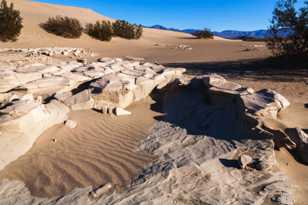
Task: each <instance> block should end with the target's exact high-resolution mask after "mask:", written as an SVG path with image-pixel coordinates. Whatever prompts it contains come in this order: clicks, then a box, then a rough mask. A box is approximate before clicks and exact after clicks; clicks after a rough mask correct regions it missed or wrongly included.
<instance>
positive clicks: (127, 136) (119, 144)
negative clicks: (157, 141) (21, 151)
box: [0, 101, 157, 197]
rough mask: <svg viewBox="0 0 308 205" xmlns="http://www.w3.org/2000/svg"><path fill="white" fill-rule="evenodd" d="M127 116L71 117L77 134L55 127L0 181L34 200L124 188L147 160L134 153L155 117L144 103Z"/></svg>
mask: <svg viewBox="0 0 308 205" xmlns="http://www.w3.org/2000/svg"><path fill="white" fill-rule="evenodd" d="M129 110H130V111H132V112H133V115H131V116H123V117H111V116H109V115H102V114H99V113H96V112H94V111H78V112H73V113H71V114H70V119H72V120H74V121H76V122H77V123H78V126H77V128H75V129H69V128H67V127H65V126H64V125H58V126H55V127H53V128H51V129H49V130H47V131H46V132H45V133H44V134H43V135H42V136H41V137H40V138H39V139H38V140H37V142H36V144H35V145H34V146H33V148H32V149H31V150H30V151H29V152H28V153H27V154H26V155H24V156H22V157H20V158H19V159H18V160H16V161H15V162H13V163H11V164H10V165H9V166H7V167H6V168H5V169H4V170H3V171H2V172H1V173H0V179H1V180H2V179H4V178H8V179H13V180H19V181H23V182H24V183H25V184H26V186H27V187H28V188H29V189H30V191H31V193H32V194H33V195H35V196H40V197H46V196H48V197H51V196H57V195H63V194H65V193H68V192H70V191H72V190H73V189H74V188H76V187H88V186H94V187H96V186H101V185H103V184H106V183H109V182H111V183H112V184H114V185H118V186H122V185H126V184H127V183H130V180H131V179H132V177H133V176H134V175H136V174H137V173H138V172H139V171H140V169H141V168H143V166H144V165H145V164H148V163H149V162H150V161H151V160H153V157H152V156H150V155H149V154H145V153H138V152H136V148H137V147H138V145H139V142H140V140H141V139H143V138H144V137H146V136H147V134H148V130H149V128H150V127H151V126H152V124H153V123H154V118H153V117H154V116H156V115H157V113H155V112H153V111H151V110H150V102H149V101H144V102H140V103H138V104H136V105H134V106H132V107H130V109H129ZM141 122H142V123H141ZM54 141H55V142H54Z"/></svg>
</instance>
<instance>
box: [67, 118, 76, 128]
mask: <svg viewBox="0 0 308 205" xmlns="http://www.w3.org/2000/svg"><path fill="white" fill-rule="evenodd" d="M65 126H66V127H68V128H70V129H74V128H76V127H77V122H75V121H72V120H67V121H66V122H65Z"/></svg>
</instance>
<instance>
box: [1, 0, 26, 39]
mask: <svg viewBox="0 0 308 205" xmlns="http://www.w3.org/2000/svg"><path fill="white" fill-rule="evenodd" d="M22 28H23V25H22V18H21V16H20V12H19V11H18V10H15V9H14V5H13V3H11V4H10V6H8V4H7V2H6V0H2V2H1V4H0V40H1V41H4V42H7V41H16V40H17V38H18V36H19V35H20V32H21V29H22Z"/></svg>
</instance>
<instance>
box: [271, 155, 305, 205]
mask: <svg viewBox="0 0 308 205" xmlns="http://www.w3.org/2000/svg"><path fill="white" fill-rule="evenodd" d="M276 157H277V161H278V163H279V168H280V169H281V170H282V171H283V172H284V173H285V174H287V176H288V178H289V180H290V182H291V184H292V186H293V188H294V196H295V202H296V203H295V205H308V201H307V194H308V166H305V165H303V164H301V163H299V162H297V161H296V160H295V159H294V158H293V156H292V155H290V153H289V152H288V151H287V150H285V149H281V150H280V151H277V152H276Z"/></svg>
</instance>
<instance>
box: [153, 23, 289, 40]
mask: <svg viewBox="0 0 308 205" xmlns="http://www.w3.org/2000/svg"><path fill="white" fill-rule="evenodd" d="M148 28H155V29H161V30H168V31H178V32H184V33H190V34H192V33H195V32H197V31H200V30H198V29H175V28H167V27H164V26H161V25H154V26H151V27H148ZM291 33H292V31H290V29H288V28H286V29H281V30H280V31H279V33H278V35H279V36H280V37H287V36H289V35H290V34H291ZM213 34H214V35H215V36H219V37H222V38H227V39H244V38H252V39H266V38H268V37H270V36H271V33H270V31H269V30H265V29H261V30H256V31H237V30H225V31H221V32H216V31H214V32H213Z"/></svg>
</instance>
